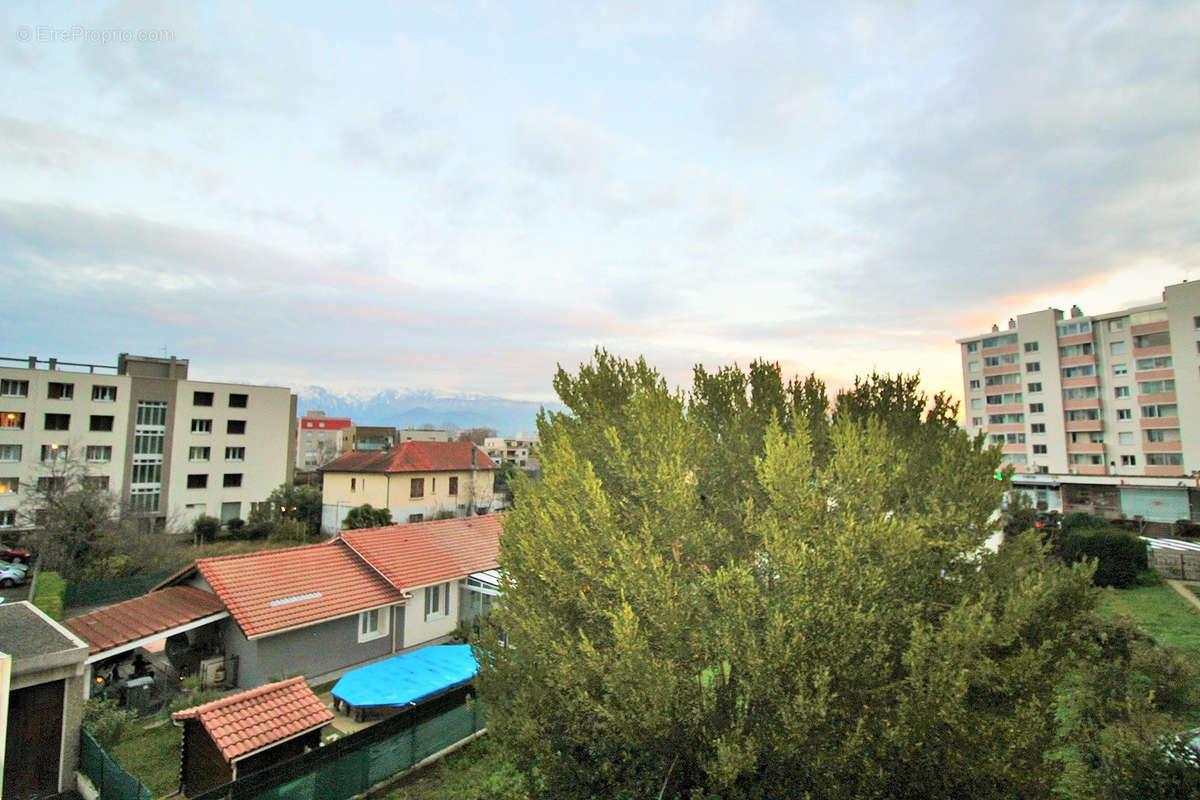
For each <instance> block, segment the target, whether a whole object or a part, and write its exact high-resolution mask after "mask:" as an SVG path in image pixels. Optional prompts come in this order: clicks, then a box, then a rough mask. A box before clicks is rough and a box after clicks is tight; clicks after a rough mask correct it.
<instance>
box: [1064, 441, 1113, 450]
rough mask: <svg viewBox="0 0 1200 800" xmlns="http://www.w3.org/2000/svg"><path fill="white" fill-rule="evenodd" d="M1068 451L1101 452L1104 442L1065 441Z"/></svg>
mask: <svg viewBox="0 0 1200 800" xmlns="http://www.w3.org/2000/svg"><path fill="white" fill-rule="evenodd" d="M1067 452H1068V453H1103V452H1104V442H1067Z"/></svg>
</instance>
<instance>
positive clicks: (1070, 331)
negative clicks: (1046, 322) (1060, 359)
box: [1058, 321, 1092, 337]
mask: <svg viewBox="0 0 1200 800" xmlns="http://www.w3.org/2000/svg"><path fill="white" fill-rule="evenodd" d="M1091 332H1092V323H1091V321H1084V322H1068V323H1065V324H1063V325H1059V326H1058V335H1059V336H1060V337H1061V336H1075V335H1077V334H1080V333H1091Z"/></svg>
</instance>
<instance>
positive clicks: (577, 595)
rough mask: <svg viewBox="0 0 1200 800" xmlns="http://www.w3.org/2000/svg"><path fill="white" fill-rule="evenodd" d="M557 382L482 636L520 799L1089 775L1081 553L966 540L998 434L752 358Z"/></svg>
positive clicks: (973, 785) (980, 532) (594, 367)
mask: <svg viewBox="0 0 1200 800" xmlns="http://www.w3.org/2000/svg"><path fill="white" fill-rule="evenodd" d="M554 386H555V389H556V390H557V392H558V394H559V396H560V398H561V399H562V401H563V403H564V404H565V405H566V407H567V410H566V411H565V412H543V413H542V414H541V415H540V417H539V424H538V427H539V433H540V436H541V443H542V458H543V477H542V480H541V481H540V482H538V483H533V482H530V481H527V480H523V479H522V478H521V477H520V476H517V477H516V478H515V479H514V484H515V487H516V492H517V503H516V506H515V507H514V509H513V510H512V511H510V512H509V513H508V515H507V517H506V519H505V532H504V536H503V537H502V538H501V555H500V563H501V568H502V589H503V599H502V602H501V603H500V605H499V607H498V608H497V609H496V610H495V611H494V612H493V614H492V617H491V620H490V624H489V625H487V626H485V628H484V632H483V635H482V636H481V638H480V641H479V647H478V655H479V658H480V664H481V669H480V675H479V680H478V683H479V687H480V691H481V695H482V698H483V701H484V703H485V706H486V708H487V710H488V720H489V721H488V727H489V730H490V731H491V732H492V733H493V735H495V736H496V738H497V739H498V740H499V741H500V742H501V743H502V745H503V746H504V747H506V748H507V749H508V750H509V751H510V752H511V753H512V754H513V757H514V759H515V760H516V762H517V763H518V764H519V765H520V767H521V768H522V769H523V770H524V771H525V774H526V775H527V776H529V779H530V786H531V787H533V788H534V789H535V790H537V791H536V792H535V793H544V796H547V797H592V796H603V797H647V796H650V797H655V796H657V797H705V796H722V797H782V796H789V797H806V796H807V797H961V796H967V795H973V796H977V797H998V796H1004V797H1013V796H1022V797H1033V796H1044V795H1045V794H1048V793H1050V792H1051V791H1052V790H1053V789H1054V788H1055V787H1056V786H1058V785H1059V784H1060V783H1061V782H1062V781H1063V779H1064V778H1063V776H1064V775H1066V774H1068V773H1069V774H1071V775H1073V776H1074V778H1073V779H1074V780H1076V781H1077V783H1078V785H1084V784H1086V783H1087V780H1088V776H1089V775H1090V774H1092V773H1090V772H1089V771H1088V770H1089V769H1091V767H1089V766H1088V765H1089V764H1092V763H1093V762H1094V761H1095V759H1092V760H1091V761H1088V758H1087V757H1085V756H1086V755H1087V754H1086V753H1084V748H1081V747H1079V746H1077V744H1076V743H1075V742H1067V741H1064V730H1066V728H1065V727H1064V726H1063V725H1062V724H1061V722H1062V720H1063V719H1064V718H1066V717H1064V710H1063V709H1064V700H1063V697H1064V694H1063V692H1064V688H1063V687H1064V686H1067V685H1068V683H1069V682H1070V681H1076V682H1083V683H1086V682H1087V680H1093V679H1095V678H1096V676H1097V675H1099V674H1100V673H1099V672H1096V671H1094V670H1093V671H1089V669H1091V668H1092V667H1094V666H1095V665H1097V664H1099V663H1101V662H1102V661H1103V659H1104V658H1105V652H1104V648H1103V647H1102V644H1103V642H1105V641H1107V639H1106V636H1107V634H1106V633H1105V632H1103V631H1100V630H1099V629H1098V628H1097V625H1098V622H1097V621H1096V620H1095V618H1094V617H1093V616H1092V615H1091V613H1090V612H1091V609H1092V607H1093V604H1094V594H1093V590H1092V589H1091V588H1090V579H1091V567H1090V565H1088V564H1079V565H1075V566H1073V567H1066V566H1062V565H1061V564H1059V563H1057V562H1056V561H1055V560H1053V559H1052V558H1051V557H1050V556H1049V555H1048V554H1047V552H1046V550H1045V549H1044V548H1043V547H1042V546H1041V544H1040V543H1039V542H1038V540H1037V539H1036V538H1035V537H1034V535H1033V534H1025V535H1023V536H1018V537H1015V538H1014V540H1013V541H1012V542H1010V543H1009V544H1007V545H1006V546H1005V547H1003V548H1002V549H1001V550H1000V552H998V553H992V552H990V551H987V550H986V549H984V548H983V543H984V541H985V540H986V539H987V538H988V537H989V536H990V535H991V533H992V532H993V528H994V526H995V523H994V519H993V514H994V512H995V510H996V509H997V508H998V507H999V505H1000V498H1001V494H1002V492H1003V491H1004V489H1005V482H1004V481H996V480H995V479H994V477H993V476H994V473H995V471H996V469H997V467H998V465H999V458H1000V456H999V451H998V449H995V448H986V447H985V446H984V443H983V439H982V437H978V438H970V437H968V436H967V435H966V433H965V432H964V431H962V430H961V429H960V428H959V427H958V425H957V424H956V421H955V418H956V414H957V409H956V408H955V406H954V404H953V403H952V402H950V401H949V399H948V398H946V397H945V396H943V395H937V396H934V397H932V398H930V397H927V396H926V395H925V394H923V393H922V392H920V390H919V384H918V380H917V378H916V377H915V376H888V375H872V376H870V377H869V378H866V379H863V380H860V381H858V382H856V383H855V385H854V386H853V387H852V388H850V389H848V390H846V391H843V392H840V393H839V394H838V395H837V397H836V399H835V401H834V402H832V403H831V402H830V401H829V399H828V393H827V391H826V389H825V387H824V385H823V384H822V383H821V382H820V381H819V380H818V379H816V378H815V377H814V376H809V377H808V378H805V379H801V380H792V381H789V382H785V381H784V380H783V379H782V375H781V373H780V369H779V367H778V365H775V364H770V363H766V362H754V363H753V364H751V366H750V369H749V371H748V372H743V371H741V370H740V369H738V368H737V367H727V368H723V369H719V370H717V371H715V372H711V373H710V372H708V371H706V370H705V369H703V368H702V367H697V368H696V370H695V374H694V382H693V386H692V389H691V390H690V391H689V392H683V391H672V390H671V389H670V388H669V387H668V386H667V384H666V382H665V380H664V379H663V378H662V376H661V375H659V374H658V373H657V372H656V371H655V370H653V369H652V368H651V367H649V366H648V365H647V364H646V363H645V361H644V360H640V359H639V360H638V361H636V362H631V361H627V360H623V359H620V358H616V357H614V356H612V355H610V354H608V353H606V352H604V351H597V353H596V356H595V359H594V361H593V362H592V363H589V364H584V365H582V366H581V367H580V369H579V371H578V373H577V374H574V375H572V374H569V373H567V372H566V371H564V370H562V369H561V368H560V369H559V371H558V373H557V375H556V376H555V379H554ZM501 632H503V633H504V638H502V636H501ZM502 642H504V643H505V644H502ZM1081 676H1084V677H1081ZM1087 676H1090V677H1087ZM1088 685H1091V684H1088ZM1106 691H1107V690H1106ZM1121 691H1124V687H1122V688H1121ZM1114 692H1115V693H1114ZM1114 692H1110V693H1109V694H1106V695H1105V696H1106V697H1110V698H1113V697H1116V696H1117V695H1120V691H1116V690H1114ZM1130 692H1133V690H1130ZM1134 694H1136V692H1134ZM1143 695H1144V692H1143ZM1129 696H1132V695H1128V696H1126V695H1122V697H1124V698H1125V700H1127V699H1128V697H1129ZM1143 699H1144V697H1143ZM1121 702H1124V700H1122V701H1120V702H1118V701H1117V700H1113V701H1112V703H1111V704H1110V705H1111V707H1113V708H1117V707H1119V706H1121ZM1126 707H1128V704H1126ZM1114 713H1115V712H1114ZM1118 716H1119V715H1118ZM1070 719H1071V720H1072V721H1073V723H1074V724H1075V726H1076V727H1074V728H1072V729H1071V733H1072V736H1077V737H1080V739H1085V738H1086V734H1088V733H1089V732H1091V731H1092V730H1093V729H1094V728H1095V727H1096V726H1099V725H1100V724H1101V722H1100V721H1098V719H1092V718H1088V717H1087V716H1086V715H1081V714H1076V715H1074V716H1070ZM1089 726H1092V727H1091V728H1089ZM1068 766H1073V767H1074V772H1072V771H1071V770H1070V769H1068ZM1093 771H1094V770H1093Z"/></svg>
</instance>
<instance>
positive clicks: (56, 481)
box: [37, 475, 67, 492]
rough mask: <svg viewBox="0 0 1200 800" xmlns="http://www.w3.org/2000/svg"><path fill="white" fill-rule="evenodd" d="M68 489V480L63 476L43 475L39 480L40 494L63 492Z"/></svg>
mask: <svg viewBox="0 0 1200 800" xmlns="http://www.w3.org/2000/svg"><path fill="white" fill-rule="evenodd" d="M66 488H67V479H66V478H64V477H62V476H61V475H43V476H42V477H40V478H38V479H37V490H38V491H39V492H62V491H65V490H66Z"/></svg>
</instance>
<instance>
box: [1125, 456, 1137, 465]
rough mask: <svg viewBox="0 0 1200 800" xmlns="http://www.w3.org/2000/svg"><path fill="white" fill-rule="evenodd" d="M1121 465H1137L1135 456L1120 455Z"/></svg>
mask: <svg viewBox="0 0 1200 800" xmlns="http://www.w3.org/2000/svg"><path fill="white" fill-rule="evenodd" d="M1121 466H1122V467H1136V466H1137V456H1121Z"/></svg>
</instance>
